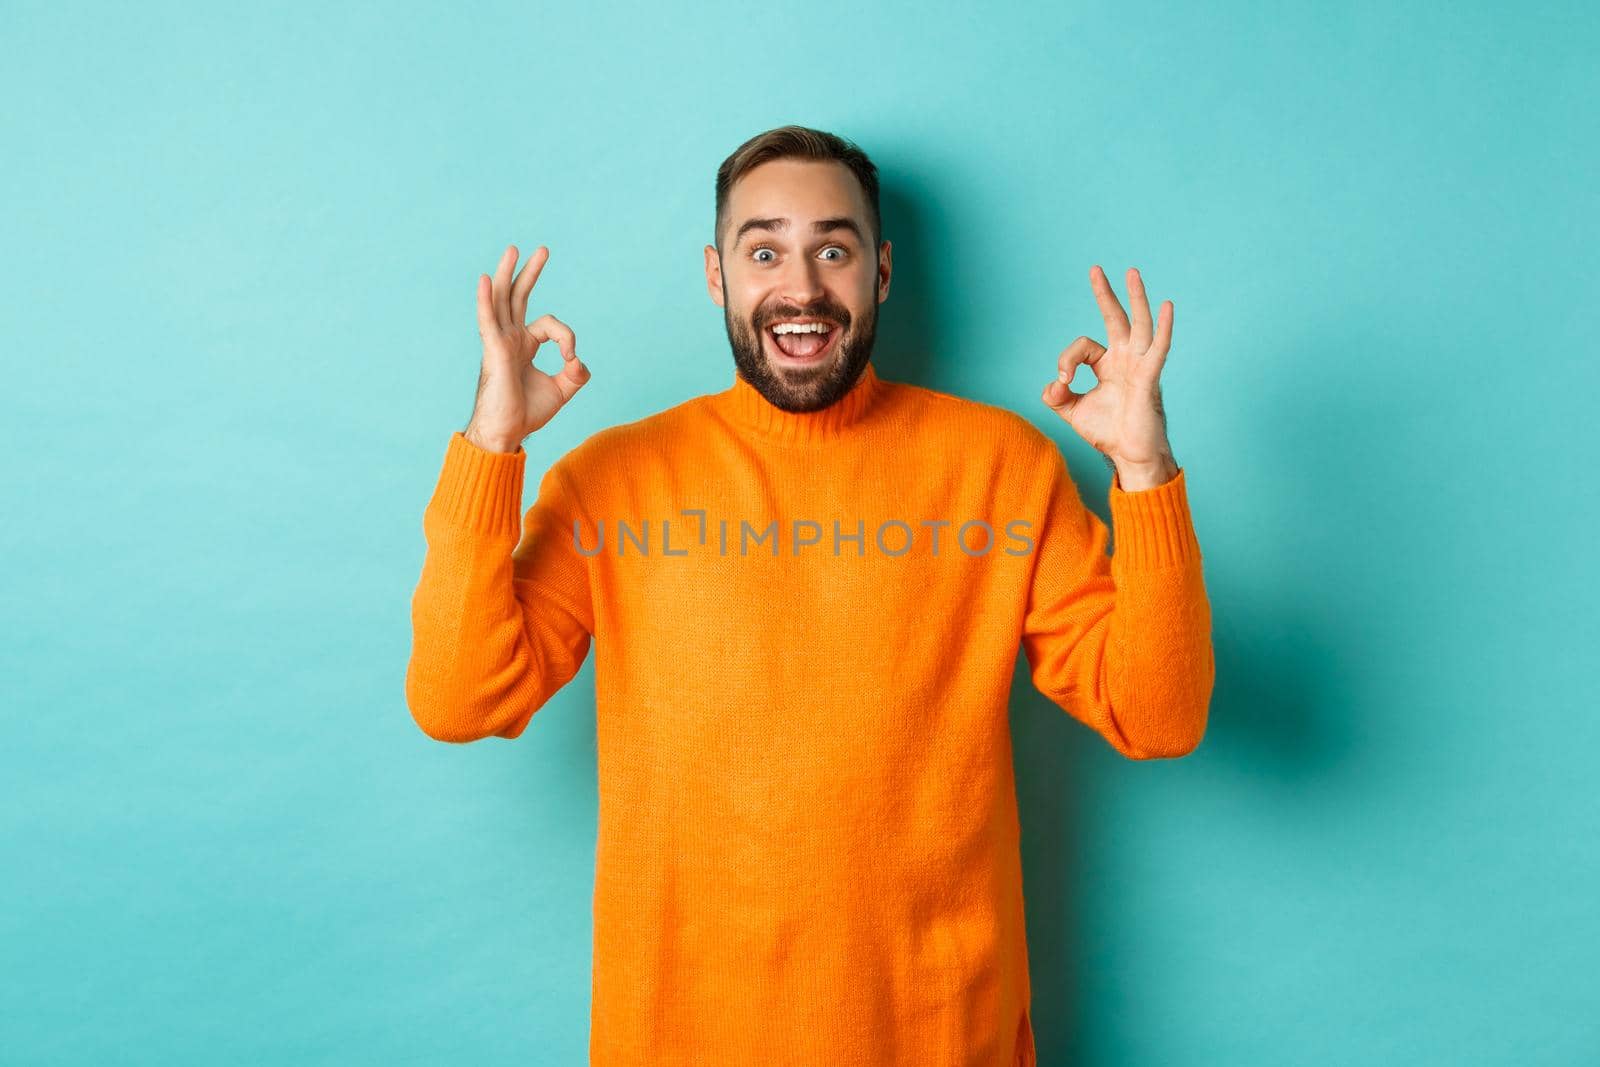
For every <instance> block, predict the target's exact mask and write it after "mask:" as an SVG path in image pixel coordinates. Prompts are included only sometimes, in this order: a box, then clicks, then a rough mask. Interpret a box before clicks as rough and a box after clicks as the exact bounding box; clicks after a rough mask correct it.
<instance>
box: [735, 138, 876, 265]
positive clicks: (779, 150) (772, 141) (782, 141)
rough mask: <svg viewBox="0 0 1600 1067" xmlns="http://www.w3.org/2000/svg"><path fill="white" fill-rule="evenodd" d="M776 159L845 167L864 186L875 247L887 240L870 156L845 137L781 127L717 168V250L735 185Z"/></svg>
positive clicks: (754, 140) (753, 140)
mask: <svg viewBox="0 0 1600 1067" xmlns="http://www.w3.org/2000/svg"><path fill="white" fill-rule="evenodd" d="M774 159H810V160H819V161H823V162H828V161H832V162H835V163H843V164H844V165H845V166H847V167H849V168H850V172H851V173H852V174H854V175H855V176H856V180H857V181H858V182H860V183H861V191H862V193H864V194H865V197H866V201H867V207H868V208H869V209H870V211H871V216H872V217H871V219H870V222H871V230H872V244H873V247H874V248H876V247H877V245H878V244H879V243H880V242H881V241H882V240H883V220H882V218H881V217H880V215H879V214H878V168H877V167H876V166H874V165H873V162H872V160H870V159H868V158H867V154H866V153H865V152H863V151H862V150H861V149H860V148H857V147H856V146H855V145H854V144H853V143H851V142H850V141H847V140H845V139H844V138H843V137H839V136H836V135H834V134H831V133H825V132H823V131H822V130H813V129H812V128H811V127H809V126H779V127H778V128H777V129H773V130H768V131H767V132H766V133H761V134H757V135H756V136H754V137H752V138H750V140H748V141H746V142H745V143H744V144H742V145H740V146H739V147H738V148H736V149H734V152H733V155H731V156H729V157H728V158H727V159H725V160H723V161H722V166H720V167H718V168H717V219H716V223H715V227H714V229H713V230H712V236H713V237H714V238H715V240H716V244H717V249H718V250H719V251H720V250H721V249H722V228H723V227H724V226H725V225H727V222H728V220H727V218H726V211H727V204H728V191H729V190H730V189H732V188H733V186H734V183H735V182H737V181H738V180H739V179H740V178H742V177H744V176H745V175H746V174H747V173H749V172H750V171H752V170H754V169H755V168H756V167H759V166H760V165H761V164H763V163H770V162H771V161H773V160H774Z"/></svg>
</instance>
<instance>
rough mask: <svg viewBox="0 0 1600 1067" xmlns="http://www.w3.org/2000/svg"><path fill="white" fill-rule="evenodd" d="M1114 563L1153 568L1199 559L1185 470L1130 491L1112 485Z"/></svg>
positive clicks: (1122, 566) (1127, 568) (1124, 567)
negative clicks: (1164, 480)
mask: <svg viewBox="0 0 1600 1067" xmlns="http://www.w3.org/2000/svg"><path fill="white" fill-rule="evenodd" d="M1111 529H1112V545H1113V548H1112V552H1111V558H1112V562H1113V563H1114V564H1115V565H1116V567H1117V569H1118V570H1122V571H1130V570H1138V571H1154V570H1160V569H1162V568H1163V567H1175V566H1179V565H1180V564H1184V563H1190V562H1193V561H1195V560H1198V559H1199V558H1200V542H1199V541H1198V540H1197V539H1196V537H1195V532H1194V521H1193V519H1192V518H1191V516H1190V515H1189V491H1188V488H1187V486H1186V485H1185V483H1184V477H1183V469H1182V468H1181V467H1180V468H1179V469H1178V473H1177V474H1175V475H1174V476H1173V477H1172V478H1171V479H1169V480H1168V481H1166V482H1163V483H1162V484H1161V485H1158V486H1154V487H1153V488H1150V489H1138V490H1135V491H1133V492H1128V491H1127V490H1125V489H1123V488H1122V487H1121V486H1120V485H1118V484H1117V482H1116V480H1115V479H1113V480H1112V484H1111Z"/></svg>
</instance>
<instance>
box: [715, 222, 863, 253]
mask: <svg viewBox="0 0 1600 1067" xmlns="http://www.w3.org/2000/svg"><path fill="white" fill-rule="evenodd" d="M788 229H789V220H788V219H746V220H745V221H744V223H743V224H741V225H740V227H739V232H738V233H736V234H734V235H733V243H734V246H735V247H737V246H738V244H739V242H740V241H742V240H744V235H745V234H747V233H749V232H750V231H751V230H766V231H767V232H769V233H782V232H785V231H787V230H788ZM835 230H848V231H850V232H851V233H853V234H855V236H856V240H857V241H859V242H861V243H862V244H865V243H866V238H865V237H863V236H862V235H861V227H860V226H857V225H856V221H855V220H854V219H852V218H850V217H848V216H846V215H839V216H836V217H834V218H831V219H818V220H817V221H816V222H814V223H812V224H811V232H812V233H832V232H833V231H835Z"/></svg>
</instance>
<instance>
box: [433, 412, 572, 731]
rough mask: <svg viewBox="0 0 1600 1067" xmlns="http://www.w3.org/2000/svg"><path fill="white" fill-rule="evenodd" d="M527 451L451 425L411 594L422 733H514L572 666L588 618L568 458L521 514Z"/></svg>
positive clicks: (554, 468) (569, 675)
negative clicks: (488, 446) (477, 438)
mask: <svg viewBox="0 0 1600 1067" xmlns="http://www.w3.org/2000/svg"><path fill="white" fill-rule="evenodd" d="M527 458H528V457H527V453H526V452H525V451H523V450H522V449H521V448H518V449H517V451H516V452H511V453H501V452H489V451H485V450H483V449H480V448H478V447H477V446H476V445H474V444H473V443H472V442H471V441H469V440H467V438H466V437H465V436H464V435H463V434H462V433H461V432H460V431H456V432H455V433H454V434H452V435H451V438H450V442H449V445H448V447H447V449H446V451H445V460H444V468H443V470H442V471H441V472H440V474H439V480H438V484H437V485H436V487H435V489H434V493H433V497H432V499H431V500H430V501H429V502H428V505H427V508H426V510H425V511H424V512H423V519H422V528H423V534H424V537H425V538H426V540H427V552H426V555H425V556H424V558H423V564H422V576H421V578H420V580H419V581H418V583H417V588H416V592H415V594H414V595H413V596H412V601H411V624H412V646H411V659H410V662H409V664H408V665H407V668H406V702H407V704H408V705H409V706H410V708H411V715H412V718H414V719H415V720H416V722H417V725H418V726H420V727H421V728H422V731H423V732H424V733H426V734H427V735H428V736H429V737H432V738H435V739H436V740H439V741H454V742H467V741H476V740H478V739H480V738H485V737H490V736H497V737H505V738H514V737H517V736H518V735H520V734H521V733H522V731H523V730H524V729H525V728H526V727H527V725H528V721H529V720H530V719H531V718H532V717H533V714H534V712H536V711H538V710H539V708H541V707H543V706H544V704H545V702H546V701H548V700H549V699H550V697H551V695H552V694H554V693H555V691H556V690H557V689H560V688H561V687H562V686H563V685H565V684H566V683H567V682H569V681H570V680H571V679H572V677H573V676H574V675H575V674H577V673H578V668H579V667H580V666H582V664H583V660H584V657H585V656H587V655H588V652H589V643H590V638H591V636H592V634H593V632H594V617H593V610H592V602H591V599H590V588H589V568H588V565H587V560H586V558H585V557H584V556H583V555H582V554H581V553H579V552H578V551H577V549H576V547H575V545H574V542H573V522H574V520H575V518H576V517H577V516H578V513H579V506H578V502H577V496H576V492H575V490H574V489H573V484H572V481H571V477H570V474H569V473H568V471H567V470H566V459H565V458H563V459H562V460H558V461H557V462H556V463H555V464H553V465H552V466H551V467H550V469H549V470H548V471H547V472H546V473H545V475H544V478H543V480H542V481H541V482H540V485H539V497H538V501H537V502H536V503H535V504H534V506H533V507H532V508H530V509H529V510H528V513H527V515H526V516H525V517H523V518H522V520H521V523H520V535H521V536H520V543H519V536H518V535H519V520H518V513H519V512H520V511H521V508H522V487H523V469H524V466H525V464H526V462H527Z"/></svg>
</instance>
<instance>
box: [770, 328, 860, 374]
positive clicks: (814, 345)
mask: <svg viewBox="0 0 1600 1067" xmlns="http://www.w3.org/2000/svg"><path fill="white" fill-rule="evenodd" d="M796 326H799V327H801V329H799V330H796V329H795V327H796ZM761 332H762V334H764V335H765V336H766V346H767V351H768V353H769V354H771V356H772V357H773V359H774V360H775V361H776V362H778V363H781V364H789V365H795V366H807V365H810V364H813V363H820V362H822V361H823V360H824V359H827V358H828V356H829V355H830V354H831V353H832V352H833V348H834V346H835V345H836V344H838V341H839V335H840V334H841V333H843V332H844V331H843V330H842V329H840V328H839V326H838V324H837V323H832V322H818V321H816V320H812V321H811V322H802V323H798V324H797V323H773V324H772V325H770V326H768V327H766V328H765V329H763V330H762V331H761Z"/></svg>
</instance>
